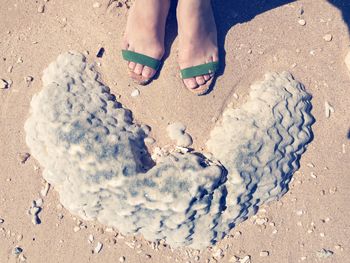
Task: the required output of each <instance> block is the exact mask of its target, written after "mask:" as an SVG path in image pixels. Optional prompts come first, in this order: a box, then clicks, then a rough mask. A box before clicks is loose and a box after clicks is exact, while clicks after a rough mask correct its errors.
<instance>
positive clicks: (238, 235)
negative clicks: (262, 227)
mask: <svg viewBox="0 0 350 263" xmlns="http://www.w3.org/2000/svg"><path fill="white" fill-rule="evenodd" d="M241 235H242V232H241V231H236V232H235V233H234V234H233V238H234V239H238V238H239V237H240V236H241Z"/></svg>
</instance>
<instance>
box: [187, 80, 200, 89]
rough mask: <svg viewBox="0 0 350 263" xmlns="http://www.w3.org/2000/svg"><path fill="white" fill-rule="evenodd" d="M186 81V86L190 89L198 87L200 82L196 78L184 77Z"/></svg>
mask: <svg viewBox="0 0 350 263" xmlns="http://www.w3.org/2000/svg"><path fill="white" fill-rule="evenodd" d="M184 83H185V85H186V87H187V88H189V89H195V88H197V87H198V84H197V81H196V79H195V78H189V79H184Z"/></svg>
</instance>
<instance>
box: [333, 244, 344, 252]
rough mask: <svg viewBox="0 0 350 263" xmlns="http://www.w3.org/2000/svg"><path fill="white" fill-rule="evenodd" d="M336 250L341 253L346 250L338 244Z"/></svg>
mask: <svg viewBox="0 0 350 263" xmlns="http://www.w3.org/2000/svg"><path fill="white" fill-rule="evenodd" d="M334 248H335V249H338V250H340V251H343V250H344V249H343V247H342V246H341V245H339V244H338V245H335V246H334Z"/></svg>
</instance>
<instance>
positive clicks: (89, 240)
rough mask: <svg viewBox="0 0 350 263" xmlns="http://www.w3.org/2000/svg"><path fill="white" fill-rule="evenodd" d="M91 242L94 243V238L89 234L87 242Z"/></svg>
mask: <svg viewBox="0 0 350 263" xmlns="http://www.w3.org/2000/svg"><path fill="white" fill-rule="evenodd" d="M93 241H94V236H93V235H92V234H90V235H89V237H88V242H89V243H92V242H93Z"/></svg>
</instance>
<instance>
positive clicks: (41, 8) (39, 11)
mask: <svg viewBox="0 0 350 263" xmlns="http://www.w3.org/2000/svg"><path fill="white" fill-rule="evenodd" d="M44 11H45V5H44V4H41V5H39V6H38V13H44Z"/></svg>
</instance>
